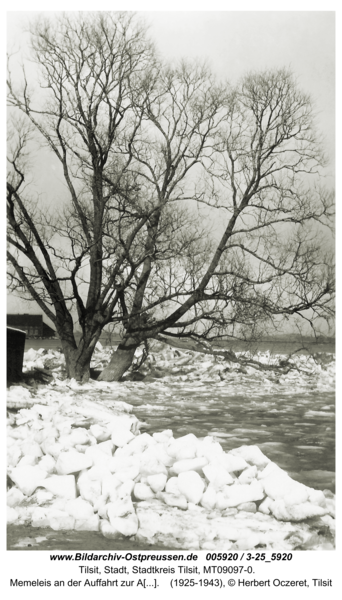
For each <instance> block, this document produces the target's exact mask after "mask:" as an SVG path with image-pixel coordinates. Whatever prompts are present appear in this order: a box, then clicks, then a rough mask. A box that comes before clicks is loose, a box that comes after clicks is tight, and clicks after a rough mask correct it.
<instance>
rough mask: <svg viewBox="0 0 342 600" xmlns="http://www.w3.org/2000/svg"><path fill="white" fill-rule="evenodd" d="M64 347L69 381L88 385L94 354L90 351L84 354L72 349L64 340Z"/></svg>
mask: <svg viewBox="0 0 342 600" xmlns="http://www.w3.org/2000/svg"><path fill="white" fill-rule="evenodd" d="M62 347H63V352H64V356H65V367H66V372H67V377H68V379H76V381H79V382H81V383H86V382H87V381H88V380H89V377H90V361H91V356H92V353H91V352H89V349H85V350H84V351H83V352H81V353H80V351H79V350H78V349H77V348H72V347H71V346H70V345H68V344H66V343H65V342H63V340H62Z"/></svg>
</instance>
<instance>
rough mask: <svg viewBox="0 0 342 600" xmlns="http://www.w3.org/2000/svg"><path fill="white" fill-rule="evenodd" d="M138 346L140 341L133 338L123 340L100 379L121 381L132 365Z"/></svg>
mask: <svg viewBox="0 0 342 600" xmlns="http://www.w3.org/2000/svg"><path fill="white" fill-rule="evenodd" d="M138 346H139V343H138V342H136V340H134V339H132V338H128V339H126V340H123V341H122V342H121V344H119V346H118V348H117V350H115V352H114V354H113V355H112V357H111V359H110V362H109V363H108V365H107V366H106V367H105V368H104V369H103V371H102V373H101V375H100V376H99V378H98V381H120V379H121V377H122V376H123V375H124V373H126V371H127V370H128V369H129V367H130V366H131V364H132V362H133V359H134V353H135V351H136V349H137V348H138Z"/></svg>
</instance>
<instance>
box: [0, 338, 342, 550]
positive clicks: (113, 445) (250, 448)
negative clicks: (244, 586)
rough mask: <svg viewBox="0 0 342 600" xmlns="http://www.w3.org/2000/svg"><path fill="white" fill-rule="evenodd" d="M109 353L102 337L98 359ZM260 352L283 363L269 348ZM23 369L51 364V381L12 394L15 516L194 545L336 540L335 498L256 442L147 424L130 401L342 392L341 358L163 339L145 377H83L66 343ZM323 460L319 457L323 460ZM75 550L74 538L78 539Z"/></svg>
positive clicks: (321, 545)
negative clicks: (244, 354)
mask: <svg viewBox="0 0 342 600" xmlns="http://www.w3.org/2000/svg"><path fill="white" fill-rule="evenodd" d="M108 358H109V350H108V349H104V348H102V347H101V346H100V345H99V346H98V348H97V351H96V353H95V355H94V360H93V364H92V366H93V367H94V368H98V369H101V368H102V367H103V366H104V365H105V364H106V362H107V361H108ZM258 358H259V360H261V361H263V362H264V363H266V364H269V365H272V363H275V362H277V361H278V360H279V357H273V356H270V355H267V354H263V355H259V357H258ZM24 360H25V363H24V371H25V372H26V373H27V374H29V372H30V371H31V370H32V369H34V368H35V367H38V368H39V369H44V368H50V369H51V372H52V374H53V381H52V382H51V383H50V384H48V385H39V386H35V387H30V386H28V387H24V386H22V385H16V386H11V388H10V389H9V391H8V400H7V404H8V407H9V408H10V409H12V410H11V411H10V412H9V413H8V475H9V478H10V485H11V487H10V489H9V491H8V493H7V503H8V516H7V519H8V523H10V524H12V526H13V527H14V526H17V525H23V524H31V525H32V526H33V527H35V528H45V527H50V528H52V529H53V530H55V531H59V530H68V531H70V530H76V531H89V532H92V531H96V532H98V531H100V532H101V533H102V534H103V536H105V537H107V538H113V539H122V538H124V539H129V540H130V541H132V540H133V541H134V540H136V541H137V543H139V544H141V543H145V542H146V544H151V545H153V544H157V545H159V546H160V545H164V546H165V547H167V548H184V549H215V550H216V549H223V548H224V549H225V550H227V549H230V548H231V549H239V550H242V549H252V548H255V547H258V548H264V549H276V550H283V549H284V550H292V549H296V548H297V549H319V550H322V549H332V548H333V542H332V539H333V534H334V528H335V519H334V496H333V494H332V493H331V492H329V491H327V490H324V491H321V490H315V489H313V488H311V487H308V486H305V485H303V484H302V483H299V482H297V481H295V480H294V479H291V477H289V475H288V474H287V473H286V472H285V471H284V470H282V469H281V468H279V466H277V465H276V464H275V463H274V462H272V461H271V460H270V459H269V458H268V457H267V456H265V454H263V452H262V451H261V450H260V448H258V446H255V445H242V446H239V447H236V448H233V449H231V450H229V451H227V452H225V451H224V449H223V448H222V445H221V444H220V443H219V441H217V437H215V436H213V435H205V436H203V437H198V436H196V435H194V434H192V433H187V434H185V435H183V436H180V437H174V435H173V432H172V431H171V430H170V429H167V430H165V431H160V432H155V433H153V434H152V435H150V434H149V433H142V434H141V433H140V431H139V428H140V426H141V424H140V423H139V421H138V419H137V418H136V417H135V416H134V415H133V413H132V406H131V405H130V404H129V403H127V402H126V401H128V402H129V399H130V397H132V395H133V394H134V393H135V392H138V391H141V389H142V388H144V389H148V390H149V391H150V392H155V393H160V391H161V390H163V389H165V390H168V389H169V386H170V385H176V386H179V388H182V389H183V391H184V390H186V389H187V387H189V389H191V390H192V392H193V393H196V387H198V390H200V389H202V388H203V386H208V384H209V385H210V388H211V389H213V390H214V389H218V390H219V389H220V388H224V389H225V390H227V393H229V392H231V391H233V392H234V393H237V391H239V390H240V389H246V386H249V388H252V389H255V393H256V394H258V393H263V394H264V393H270V394H272V391H273V392H274V390H275V389H277V390H278V391H279V390H281V392H282V394H285V393H288V392H289V391H290V390H291V392H292V393H293V391H294V390H300V391H301V392H303V393H304V392H305V390H306V389H310V390H312V389H313V388H315V389H317V390H320V391H323V392H325V391H328V392H331V391H333V389H334V361H333V357H332V356H331V360H328V361H327V362H326V364H325V366H324V367H322V366H321V365H319V364H317V363H316V362H315V361H314V360H313V359H311V358H308V357H307V356H297V357H294V358H293V359H292V360H293V361H294V365H295V367H297V368H296V369H294V370H291V371H290V372H289V373H288V374H286V375H281V376H279V373H277V371H275V370H274V371H272V370H270V371H267V372H265V371H258V370H257V369H255V368H254V367H246V368H244V369H243V370H242V371H241V368H240V366H239V365H238V364H236V363H227V361H225V360H224V359H222V358H220V357H212V356H210V355H202V354H199V353H196V352H192V351H182V350H175V349H174V348H167V347H165V346H163V345H160V346H159V347H157V348H156V351H155V352H152V353H151V355H150V356H149V358H148V360H147V361H146V362H145V363H144V365H143V367H142V368H141V369H140V378H141V379H142V378H143V379H142V381H136V382H131V381H127V382H124V383H120V384H118V383H105V382H96V381H93V380H91V381H90V382H89V383H88V384H85V385H79V384H78V383H76V382H75V381H73V380H66V379H63V365H64V362H63V357H62V355H60V354H59V353H58V352H56V351H53V352H52V351H49V352H46V351H38V352H36V351H34V350H29V351H28V352H26V353H25V359H24ZM313 468H315V467H314V465H313ZM70 549H71V550H72V547H70Z"/></svg>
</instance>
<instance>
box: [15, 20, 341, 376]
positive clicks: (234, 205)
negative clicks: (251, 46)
mask: <svg viewBox="0 0 342 600" xmlns="http://www.w3.org/2000/svg"><path fill="white" fill-rule="evenodd" d="M32 34H33V37H32V40H33V42H32V45H33V50H34V55H35V58H36V61H37V63H38V66H39V67H40V70H41V77H42V79H41V89H42V98H41V97H40V98H39V99H38V100H37V101H36V102H35V99H34V94H33V92H31V90H30V88H29V85H28V82H27V79H26V75H25V71H24V84H23V87H22V89H21V90H17V89H16V87H15V85H14V83H13V82H12V80H11V78H9V83H8V85H9V103H10V106H11V109H10V110H11V116H12V122H13V124H14V127H15V132H14V133H13V135H11V142H10V155H9V164H10V169H9V180H8V186H7V197H8V223H9V225H8V229H9V235H8V242H9V247H8V257H9V261H10V264H11V265H12V268H11V269H10V270H9V274H10V276H11V277H12V285H14V286H17V288H18V286H19V288H21V289H24V290H26V291H27V292H28V293H29V294H30V295H31V297H32V298H34V299H35V300H36V301H37V302H38V304H39V306H40V307H41V308H42V310H43V311H44V312H45V314H47V316H49V318H51V319H52V321H53V322H54V323H55V325H56V329H57V332H58V335H59V336H60V338H61V342H62V345H63V350H64V353H65V357H66V364H67V371H68V375H69V376H70V377H76V379H81V380H82V379H83V380H85V379H87V377H89V365H90V359H91V356H92V353H93V350H94V347H95V344H96V341H97V340H98V339H99V336H100V334H101V331H102V330H103V328H104V327H105V326H106V325H107V324H109V323H120V324H121V326H122V328H123V330H124V335H123V339H122V342H121V343H120V344H119V347H118V349H117V351H116V352H114V354H113V356H112V359H111V361H110V364H109V365H108V367H106V368H105V370H104V371H103V373H102V375H101V378H102V379H105V380H119V379H120V378H121V376H122V375H123V373H124V372H125V371H126V370H127V369H128V368H129V367H130V365H131V364H132V361H133V357H134V352H135V350H136V348H137V347H138V346H139V345H140V344H141V343H143V342H145V343H146V341H147V340H148V339H150V338H153V337H156V336H158V335H159V334H161V333H164V335H167V336H171V337H172V336H176V337H182V336H187V337H189V336H191V337H193V338H194V339H217V338H218V337H222V336H225V337H227V336H230V337H233V338H234V337H241V336H244V335H246V332H248V335H249V336H250V335H251V334H252V333H253V332H254V331H255V330H256V329H257V328H258V327H260V324H261V325H262V327H266V325H267V324H268V323H272V322H273V323H274V324H276V325H278V324H279V322H280V320H281V319H283V318H289V317H290V316H291V315H300V316H301V317H302V318H305V319H309V320H310V322H311V323H312V324H314V320H315V319H319V318H322V317H323V318H329V316H330V315H331V314H332V309H331V299H332V297H333V281H334V280H333V275H332V272H331V258H330V257H329V256H328V245H327V244H326V242H325V238H324V234H323V232H324V228H325V226H326V225H328V224H329V220H330V219H331V217H332V210H331V208H332V200H331V198H330V196H329V194H327V193H325V192H323V191H322V190H320V189H319V188H317V189H316V188H315V187H312V186H311V187H309V176H311V178H313V179H314V180H315V181H317V173H318V172H319V167H320V165H321V163H322V156H321V150H320V145H319V143H318V141H317V139H316V136H315V132H314V128H313V119H312V113H311V105H310V100H309V98H307V97H306V96H305V95H304V94H302V93H301V92H300V91H298V90H297V87H296V85H295V83H294V82H293V79H292V77H291V74H289V73H287V72H285V71H277V72H270V73H264V74H257V75H250V76H248V77H246V78H245V79H244V80H243V81H242V82H241V83H240V84H239V86H237V88H236V89H232V88H229V87H228V86H226V85H218V84H216V82H215V80H214V78H213V76H212V75H211V73H210V72H209V70H208V68H207V67H205V66H203V65H200V64H188V63H186V62H182V63H180V64H179V65H177V66H176V67H169V66H167V65H166V66H165V65H163V64H161V62H160V61H159V60H158V59H157V58H156V55H155V52H154V50H153V47H152V46H151V44H150V43H149V42H148V41H147V38H146V33H145V31H144V29H143V28H142V27H141V26H140V25H139V24H137V23H136V21H135V19H134V17H132V16H131V15H128V14H127V13H124V14H114V15H113V14H110V13H101V14H97V15H90V16H86V17H85V16H83V15H80V16H79V17H78V18H69V17H68V16H63V17H61V18H60V19H59V20H58V22H57V24H56V25H54V26H52V25H51V24H49V23H48V22H38V23H37V24H36V26H35V27H34V28H33V31H32ZM18 113H21V114H22V115H23V116H24V118H25V120H22V119H19V118H18ZM33 132H38V134H39V135H40V136H42V138H43V139H44V141H45V144H46V145H47V146H48V148H49V149H50V151H52V152H53V153H54V154H55V156H57V158H58V160H59V161H60V163H61V165H62V169H63V175H64V179H65V182H66V185H67V189H68V198H67V199H66V200H65V201H63V203H62V204H61V206H60V207H59V210H58V211H57V212H56V214H51V213H50V214H49V213H46V210H44V209H42V207H41V205H40V203H39V201H36V200H35V199H34V196H33V194H32V192H30V184H31V182H30V181H29V179H28V175H27V173H28V172H29V168H28V167H29V165H28V164H27V160H28V156H27V150H28V149H30V147H31V146H30V144H32V142H30V139H31V136H32V135H33ZM211 222H213V223H216V224H217V223H219V226H220V238H219V236H218V235H217V233H216V232H215V231H210V223H211ZM75 308H76V311H77V316H78V320H79V323H80V325H81V329H82V337H81V340H80V342H79V344H78V346H77V344H76V342H75V338H74V331H73V319H72V314H73V310H74V309H75Z"/></svg>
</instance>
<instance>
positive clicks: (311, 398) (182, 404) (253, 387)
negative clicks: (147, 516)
mask: <svg viewBox="0 0 342 600" xmlns="http://www.w3.org/2000/svg"><path fill="white" fill-rule="evenodd" d="M105 352H106V351H104V353H105ZM95 358H96V360H95V361H94V362H95V363H96V365H97V366H98V365H99V364H100V365H101V361H102V359H103V356H102V355H101V352H99V353H98V355H97V356H96V357H95ZM266 359H267V356H266ZM266 359H265V356H264V358H263V360H266ZM296 360H297V359H296ZM325 363H326V364H325V366H323V367H322V366H319V365H317V364H315V363H314V362H313V361H312V359H308V357H304V356H302V357H299V358H298V360H297V367H298V369H297V370H294V371H293V372H290V373H288V374H287V375H284V374H283V375H279V376H278V375H276V376H274V375H271V374H269V373H268V372H263V371H258V370H256V369H253V368H247V370H242V371H241V370H240V369H239V368H238V367H235V366H231V367H230V368H229V369H227V368H226V364H227V363H225V362H224V361H222V360H221V359H213V358H212V357H208V356H205V355H198V354H197V353H193V352H190V353H189V352H188V353H187V352H178V351H177V352H175V351H174V350H170V351H169V350H167V351H164V352H162V353H159V354H155V356H154V357H152V360H151V362H150V364H149V365H147V367H146V372H147V373H148V375H147V376H146V377H145V380H143V381H129V380H128V381H125V382H124V383H121V384H117V383H114V384H111V385H110V384H108V385H107V386H102V385H101V386H98V385H97V384H96V383H95V382H94V383H93V384H92V385H90V386H87V389H86V390H85V391H83V390H82V389H81V388H79V389H75V388H74V392H75V393H76V394H77V395H80V396H82V395H83V394H86V397H87V398H89V399H91V398H94V399H95V398H96V399H97V400H102V399H103V401H104V402H105V403H106V402H109V403H110V402H111V400H123V401H125V402H127V403H128V404H130V405H132V406H133V413H134V414H135V415H136V417H137V418H138V419H139V421H141V422H142V425H141V428H140V430H141V432H144V431H147V432H148V433H150V434H152V433H154V432H158V431H162V430H166V429H171V430H172V431H173V435H174V437H175V438H178V437H180V436H184V435H185V434H188V433H193V434H194V435H195V436H196V437H197V438H202V437H204V436H207V435H210V436H213V437H214V439H215V440H216V441H218V442H220V444H221V446H222V447H223V449H224V450H225V451H228V450H231V449H233V448H237V447H239V446H242V445H244V444H246V445H256V446H258V447H259V448H260V449H261V450H262V452H264V454H265V455H266V456H267V457H269V458H270V459H271V460H273V461H274V462H275V463H276V464H277V465H278V466H279V467H281V468H282V469H284V470H285V471H287V472H288V473H289V475H291V477H293V478H294V479H296V480H297V481H300V482H302V483H304V484H306V485H308V486H310V487H313V488H316V489H321V490H327V489H329V490H331V491H333V492H334V491H335V479H334V470H335V464H334V457H335V400H334V356H333V355H332V354H331V355H330V358H328V360H326V361H325ZM22 529H23V528H22V527H13V526H10V528H9V535H8V545H9V549H16V548H17V549H18V546H17V543H18V540H20V548H21V549H24V547H25V548H26V549H28V550H29V549H32V550H34V549H38V546H39V549H40V550H44V549H52V548H55V549H56V548H60V549H62V548H68V547H69V548H73V549H78V548H83V549H103V550H104V549H107V548H109V547H113V541H112V540H108V539H106V538H103V537H102V536H101V535H100V534H99V533H96V532H77V531H69V532H56V531H52V530H47V531H45V530H39V531H38V530H37V529H33V528H32V527H26V529H25V530H24V529H23V531H21V530H22ZM37 535H39V536H40V535H41V537H43V538H45V539H44V540H42V541H40V542H39V544H37V543H34V541H33V540H34V539H37ZM23 539H26V540H27V541H26V543H24V544H23ZM120 544H121V542H119V541H118V542H115V547H120ZM122 544H123V546H124V547H126V548H128V549H130V548H135V547H136V548H139V547H140V545H139V544H138V545H137V544H136V543H133V542H131V541H129V540H126V541H125V542H122ZM156 549H157V547H156Z"/></svg>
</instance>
